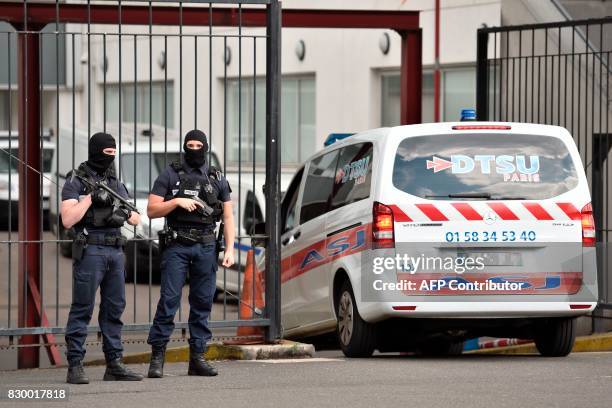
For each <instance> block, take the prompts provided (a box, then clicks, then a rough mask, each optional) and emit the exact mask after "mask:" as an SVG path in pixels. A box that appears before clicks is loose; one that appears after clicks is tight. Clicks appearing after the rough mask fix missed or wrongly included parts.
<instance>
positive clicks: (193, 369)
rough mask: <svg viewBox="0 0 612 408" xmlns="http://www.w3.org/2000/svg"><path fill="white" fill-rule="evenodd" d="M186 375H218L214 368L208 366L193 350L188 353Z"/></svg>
mask: <svg viewBox="0 0 612 408" xmlns="http://www.w3.org/2000/svg"><path fill="white" fill-rule="evenodd" d="M187 374H188V375H202V376H205V377H214V376H215V375H217V374H219V373H218V372H217V370H216V369H215V367H213V366H211V365H210V364H208V362H207V361H206V360H205V359H204V355H203V354H202V353H196V352H195V351H193V350H190V351H189V370H188V371H187Z"/></svg>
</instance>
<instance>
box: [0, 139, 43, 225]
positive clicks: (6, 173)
mask: <svg viewBox="0 0 612 408" xmlns="http://www.w3.org/2000/svg"><path fill="white" fill-rule="evenodd" d="M0 148H1V149H2V151H0V214H2V217H0V226H2V227H3V228H7V229H8V226H9V222H10V223H11V227H12V229H17V221H18V220H17V216H18V213H19V208H18V205H17V204H18V201H19V173H18V171H19V169H18V164H19V160H18V159H19V141H18V135H17V132H12V133H11V134H10V139H9V132H8V131H0ZM54 152H55V143H53V142H52V141H51V132H50V131H45V132H44V133H43V135H42V163H41V164H42V171H43V175H44V177H41V184H42V204H41V205H42V210H43V222H44V224H45V228H46V225H47V224H48V222H49V194H50V190H51V182H50V181H49V178H50V177H51V172H52V169H51V162H52V160H53V155H54ZM10 155H12V156H13V157H10ZM9 209H10V211H9ZM9 212H10V220H9Z"/></svg>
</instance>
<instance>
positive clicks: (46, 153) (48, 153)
mask: <svg viewBox="0 0 612 408" xmlns="http://www.w3.org/2000/svg"><path fill="white" fill-rule="evenodd" d="M3 149H4V150H6V152H2V151H0V173H2V174H6V173H8V172H9V163H10V172H11V173H17V172H18V171H19V169H18V168H17V164H19V149H17V148H14V147H13V148H11V149H10V153H11V155H12V157H9V148H8V146H6V147H4V148H3ZM53 152H54V150H53V149H43V151H42V170H43V173H50V172H51V162H52V161H53Z"/></svg>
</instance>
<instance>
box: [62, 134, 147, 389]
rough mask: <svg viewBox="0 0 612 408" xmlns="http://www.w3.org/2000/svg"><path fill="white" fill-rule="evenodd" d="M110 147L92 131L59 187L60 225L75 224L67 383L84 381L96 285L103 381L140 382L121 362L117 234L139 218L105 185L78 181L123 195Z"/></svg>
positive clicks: (121, 265)
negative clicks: (82, 155)
mask: <svg viewBox="0 0 612 408" xmlns="http://www.w3.org/2000/svg"><path fill="white" fill-rule="evenodd" d="M115 148H116V146H115V139H114V138H113V137H112V136H111V135H109V134H107V133H96V134H94V135H93V136H92V137H91V138H90V139H89V157H88V160H87V161H86V162H83V163H81V165H80V166H79V167H78V169H76V170H74V174H72V172H71V173H69V174H68V176H67V179H66V183H65V184H64V187H63V189H62V206H61V216H62V223H63V225H64V227H65V228H66V229H69V228H73V227H74V232H75V240H74V243H73V245H72V257H73V268H72V276H73V280H72V304H71V305H70V314H69V316H68V324H67V326H66V356H67V358H68V366H69V367H68V376H67V382H68V383H71V384H87V383H89V379H88V378H87V376H86V375H85V371H84V369H83V364H82V361H83V357H84V356H85V348H84V347H83V346H84V344H85V340H86V338H87V326H88V325H89V322H90V321H91V317H92V313H93V309H94V303H95V299H96V291H97V289H98V286H99V287H100V313H99V315H98V323H99V325H100V330H101V331H102V350H103V351H104V356H105V358H106V364H107V366H106V372H105V373H104V380H106V381H119V380H123V381H140V380H142V375H140V374H136V373H133V372H132V371H130V370H128V369H127V368H126V367H125V365H124V364H123V363H122V361H121V358H122V353H123V347H122V344H121V328H122V326H123V323H122V322H121V315H122V314H123V309H124V308H125V272H124V269H125V268H124V255H123V246H124V245H125V237H123V236H121V233H120V228H121V226H122V225H123V224H124V223H125V222H126V221H127V222H128V223H129V224H131V225H136V224H138V223H139V222H140V216H139V215H138V213H135V212H134V213H130V211H129V210H127V209H126V208H123V207H121V205H120V203H118V202H116V200H115V199H114V198H113V197H111V196H110V195H109V194H108V192H107V191H105V190H104V189H101V188H97V189H95V190H93V191H92V190H91V189H90V188H89V187H88V186H87V184H86V183H84V182H82V181H81V179H79V177H82V178H84V179H86V180H88V181H89V182H90V183H95V182H98V181H101V182H102V183H104V184H106V185H108V186H109V187H110V188H111V189H113V190H114V191H115V192H117V194H119V195H120V196H122V197H124V198H128V192H127V190H126V188H125V186H124V185H123V183H121V182H120V181H119V180H118V179H117V177H116V176H115V168H114V165H113V162H114V159H115V154H116V150H115ZM77 176H78V177H77Z"/></svg>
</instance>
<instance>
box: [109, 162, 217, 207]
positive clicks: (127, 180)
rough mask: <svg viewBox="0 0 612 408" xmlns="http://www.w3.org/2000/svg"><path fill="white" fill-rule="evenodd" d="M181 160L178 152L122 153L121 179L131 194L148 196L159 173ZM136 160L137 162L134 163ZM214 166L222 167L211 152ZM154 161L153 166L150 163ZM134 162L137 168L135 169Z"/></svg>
mask: <svg viewBox="0 0 612 408" xmlns="http://www.w3.org/2000/svg"><path fill="white" fill-rule="evenodd" d="M178 160H180V153H178V152H167V153H164V152H155V153H149V152H142V153H136V154H135V155H134V153H133V152H132V153H129V152H128V153H122V154H121V176H122V177H121V179H122V181H123V182H124V184H125V187H126V188H127V189H128V192H129V193H130V194H134V193H136V196H137V197H145V196H148V194H149V192H150V190H151V189H150V187H151V186H152V185H153V183H154V182H155V179H156V178H157V176H159V173H160V172H161V171H162V170H163V169H164V168H166V166H168V165H169V164H170V163H172V162H174V161H178ZM134 161H136V163H134ZM210 161H211V164H212V166H214V167H216V168H218V169H222V167H221V166H220V164H219V159H218V158H217V155H216V154H214V153H213V154H211V156H210ZM151 163H153V166H152V167H151V166H150V164H151ZM134 164H135V165H136V169H134ZM149 170H151V186H149Z"/></svg>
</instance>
